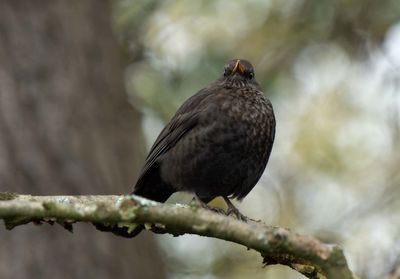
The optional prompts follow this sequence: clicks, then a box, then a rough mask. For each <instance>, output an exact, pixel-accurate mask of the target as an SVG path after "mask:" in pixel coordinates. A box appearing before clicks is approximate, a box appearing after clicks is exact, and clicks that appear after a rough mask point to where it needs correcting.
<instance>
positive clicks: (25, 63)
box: [0, 0, 165, 278]
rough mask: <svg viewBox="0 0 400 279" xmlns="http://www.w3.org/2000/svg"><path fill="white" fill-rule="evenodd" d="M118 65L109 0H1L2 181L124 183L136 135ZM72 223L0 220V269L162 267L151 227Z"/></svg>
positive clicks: (101, 187)
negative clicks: (70, 227)
mask: <svg viewBox="0 0 400 279" xmlns="http://www.w3.org/2000/svg"><path fill="white" fill-rule="evenodd" d="M123 67H124V65H123V62H122V59H121V57H120V50H119V48H118V45H117V44H116V41H115V39H114V37H113V34H112V31H111V26H110V5H109V2H108V1H95V0H85V1H62V0H51V1H50V0H47V1H44V0H39V1H23V0H5V1H0V191H12V192H20V193H29V194H70V195H71V194H89V193H90V194H121V193H127V192H129V191H130V190H131V186H132V184H133V183H134V180H135V176H136V174H137V171H138V167H139V163H140V162H141V161H142V159H143V155H144V154H143V149H144V145H143V142H142V134H141V130H140V115H139V114H138V112H137V111H135V110H134V109H133V108H132V107H131V106H130V104H129V103H128V102H127V96H126V94H125V92H124V86H123ZM75 230H76V233H75V234H66V233H65V232H64V231H63V230H62V229H57V228H55V229H53V230H48V229H46V228H44V227H40V228H33V227H32V226H24V227H20V228H18V229H16V230H15V231H13V232H12V233H10V232H8V231H5V230H4V229H0V238H1V245H0V246H1V248H0V277H1V278H111V277H112V276H117V277H118V278H163V277H164V275H165V273H164V270H163V264H162V262H161V261H160V257H159V255H158V253H157V248H156V244H155V242H154V239H153V238H151V237H149V235H147V236H145V235H143V236H141V237H140V238H138V239H135V240H125V239H120V238H116V237H114V236H113V235H111V234H104V233H100V232H95V231H93V229H92V228H91V227H88V226H85V225H79V226H76V229H75ZM154 266H157V268H154Z"/></svg>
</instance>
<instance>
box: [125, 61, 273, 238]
mask: <svg viewBox="0 0 400 279" xmlns="http://www.w3.org/2000/svg"><path fill="white" fill-rule="evenodd" d="M274 137H275V117H274V112H273V109H272V105H271V102H270V101H269V100H268V99H267V98H266V97H265V96H264V94H263V92H262V91H261V88H260V86H259V84H258V83H257V81H256V80H255V77H254V69H253V66H252V65H251V64H250V62H248V61H246V60H243V59H234V60H231V61H229V62H228V64H226V66H225V69H224V73H223V75H222V76H221V77H220V78H219V79H217V80H216V81H215V82H213V83H211V84H210V85H209V86H207V87H206V88H204V89H201V90H200V91H199V92H197V93H196V94H195V95H193V96H192V97H191V98H189V99H188V100H187V101H186V102H185V103H184V104H183V105H182V106H181V107H180V108H179V109H178V111H177V112H176V113H175V115H174V116H173V117H172V119H171V120H170V122H169V123H168V124H167V125H166V126H165V128H164V129H163V130H162V131H161V133H160V135H159V136H158V138H157V139H156V141H155V143H154V144H153V146H152V148H151V150H150V152H149V155H148V156H147V158H146V161H145V164H144V167H143V169H142V171H141V172H140V175H139V178H138V181H137V182H136V185H135V186H134V189H133V192H132V193H133V194H135V195H139V196H142V197H145V198H148V199H152V200H155V201H158V202H165V201H166V200H167V199H168V198H169V197H170V196H171V195H172V194H173V193H174V192H177V191H188V192H191V193H193V195H194V196H195V199H196V200H197V201H198V202H200V203H201V204H202V205H203V206H205V207H206V204H207V203H208V202H210V201H211V200H212V199H214V198H216V197H218V196H221V197H223V198H224V200H225V202H226V203H227V205H228V211H227V214H231V213H234V214H235V215H236V216H237V218H238V219H245V217H244V216H243V215H242V214H240V212H239V211H238V210H237V208H235V207H234V205H233V204H232V203H231V201H230V200H229V199H230V198H231V199H232V198H236V199H238V200H242V199H243V198H244V197H245V196H246V195H247V194H248V193H249V192H250V191H251V190H252V189H253V187H254V185H255V184H256V183H257V181H258V180H259V179H260V177H261V175H262V173H263V171H264V169H265V167H266V165H267V162H268V159H269V156H270V153H271V149H272V145H273V142H274ZM140 230H141V227H138V228H137V229H135V231H134V232H132V233H131V235H125V236H134V235H136V234H137V233H138V232H140ZM119 234H120V235H121V234H122V235H123V234H124V233H121V232H120V233H119Z"/></svg>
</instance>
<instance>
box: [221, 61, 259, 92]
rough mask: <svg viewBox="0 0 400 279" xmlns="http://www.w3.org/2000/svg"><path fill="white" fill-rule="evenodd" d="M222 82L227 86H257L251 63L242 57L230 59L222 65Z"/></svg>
mask: <svg viewBox="0 0 400 279" xmlns="http://www.w3.org/2000/svg"><path fill="white" fill-rule="evenodd" d="M221 80H222V84H223V85H225V86H228V87H246V86H251V85H253V86H257V87H259V85H258V83H257V81H256V80H255V78H254V68H253V65H251V63H250V62H249V61H247V60H244V59H232V60H231V61H229V62H228V63H227V64H226V65H225V67H224V74H223V76H222V77H221Z"/></svg>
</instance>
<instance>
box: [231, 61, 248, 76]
mask: <svg viewBox="0 0 400 279" xmlns="http://www.w3.org/2000/svg"><path fill="white" fill-rule="evenodd" d="M244 70H245V69H244V67H243V65H242V64H240V60H238V61H236V64H235V67H233V70H232V75H233V74H234V73H239V74H241V75H243V74H244Z"/></svg>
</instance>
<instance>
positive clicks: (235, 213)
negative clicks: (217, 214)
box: [223, 197, 247, 222]
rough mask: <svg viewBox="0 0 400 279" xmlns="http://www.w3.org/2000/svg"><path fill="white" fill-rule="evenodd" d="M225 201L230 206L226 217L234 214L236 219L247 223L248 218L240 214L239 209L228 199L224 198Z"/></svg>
mask: <svg viewBox="0 0 400 279" xmlns="http://www.w3.org/2000/svg"><path fill="white" fill-rule="evenodd" d="M223 198H224V201H225V202H226V204H227V205H228V210H227V212H226V215H231V214H232V213H233V214H234V215H235V216H236V218H237V219H238V220H240V221H243V222H247V217H246V216H244V215H243V214H242V213H240V211H239V209H237V208H236V206H234V205H233V203H232V202H231V201H230V200H229V199H228V197H223Z"/></svg>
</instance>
